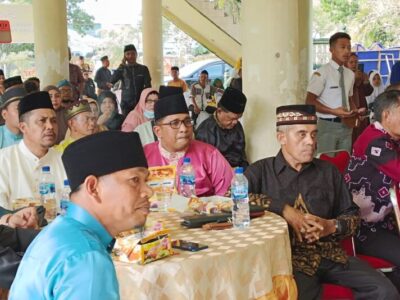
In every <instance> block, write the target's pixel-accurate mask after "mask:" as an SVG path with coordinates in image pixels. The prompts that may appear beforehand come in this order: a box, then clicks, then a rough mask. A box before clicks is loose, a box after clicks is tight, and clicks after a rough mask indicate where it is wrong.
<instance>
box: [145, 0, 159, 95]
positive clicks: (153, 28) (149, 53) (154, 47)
mask: <svg viewBox="0 0 400 300" xmlns="http://www.w3.org/2000/svg"><path fill="white" fill-rule="evenodd" d="M161 10H162V6H161V0H142V19H143V35H142V36H143V63H144V64H145V65H146V66H147V67H148V68H149V71H150V76H151V79H152V80H151V85H152V87H154V88H156V89H158V87H159V86H160V85H161V84H162V83H163V42H162V14H161Z"/></svg>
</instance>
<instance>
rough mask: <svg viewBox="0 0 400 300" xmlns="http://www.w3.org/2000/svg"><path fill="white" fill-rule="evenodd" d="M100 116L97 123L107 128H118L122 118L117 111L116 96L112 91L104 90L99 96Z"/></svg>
mask: <svg viewBox="0 0 400 300" xmlns="http://www.w3.org/2000/svg"><path fill="white" fill-rule="evenodd" d="M98 101H99V104H100V113H101V114H100V117H99V119H98V120H97V124H98V125H99V126H100V125H105V126H106V127H107V128H108V129H109V130H120V129H121V125H122V122H123V121H124V118H123V116H122V115H121V114H119V113H118V102H117V97H116V96H115V94H114V93H113V92H110V91H104V92H102V93H101V94H100V95H99V97H98Z"/></svg>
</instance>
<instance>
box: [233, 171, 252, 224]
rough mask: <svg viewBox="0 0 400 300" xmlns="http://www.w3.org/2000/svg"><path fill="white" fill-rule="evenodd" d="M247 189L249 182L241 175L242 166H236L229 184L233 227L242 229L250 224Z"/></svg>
mask: <svg viewBox="0 0 400 300" xmlns="http://www.w3.org/2000/svg"><path fill="white" fill-rule="evenodd" d="M248 191H249V183H248V181H247V178H246V177H245V176H244V175H243V168H241V167H238V168H236V169H235V176H234V177H233V179H232V185H231V194H232V200H233V206H232V222H233V227H234V228H238V229H244V228H247V227H249V226H250V212H249V195H248Z"/></svg>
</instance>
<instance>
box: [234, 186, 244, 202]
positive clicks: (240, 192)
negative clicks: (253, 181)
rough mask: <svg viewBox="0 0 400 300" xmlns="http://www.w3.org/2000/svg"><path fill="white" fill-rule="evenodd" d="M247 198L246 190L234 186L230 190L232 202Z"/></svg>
mask: <svg viewBox="0 0 400 300" xmlns="http://www.w3.org/2000/svg"><path fill="white" fill-rule="evenodd" d="M247 198H248V193H247V188H246V187H244V186H243V187H241V186H236V187H234V188H232V199H233V200H244V199H247Z"/></svg>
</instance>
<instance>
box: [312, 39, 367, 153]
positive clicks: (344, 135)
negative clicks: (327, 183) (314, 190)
mask: <svg viewBox="0 0 400 300" xmlns="http://www.w3.org/2000/svg"><path fill="white" fill-rule="evenodd" d="M350 40H351V38H350V36H349V35H348V34H347V33H344V32H337V33H335V34H334V35H332V36H331V37H330V39H329V47H330V49H329V50H330V52H331V53H332V59H331V60H330V61H329V63H327V64H325V65H323V66H322V67H321V68H319V69H318V70H317V71H316V72H314V74H313V75H312V77H311V79H310V82H309V84H308V88H307V98H306V104H311V105H315V107H316V110H317V117H318V136H317V140H318V149H317V151H318V152H320V153H321V152H328V151H333V150H338V149H345V150H348V151H349V152H350V150H351V134H352V130H353V129H352V128H353V127H354V126H355V125H356V122H357V119H358V114H359V113H362V111H361V109H360V110H357V108H356V107H355V105H354V103H353V99H352V96H353V85H354V73H353V72H352V71H351V70H350V69H348V68H346V67H345V66H344V64H345V62H346V61H347V60H348V59H349V56H350V53H351V43H350Z"/></svg>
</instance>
